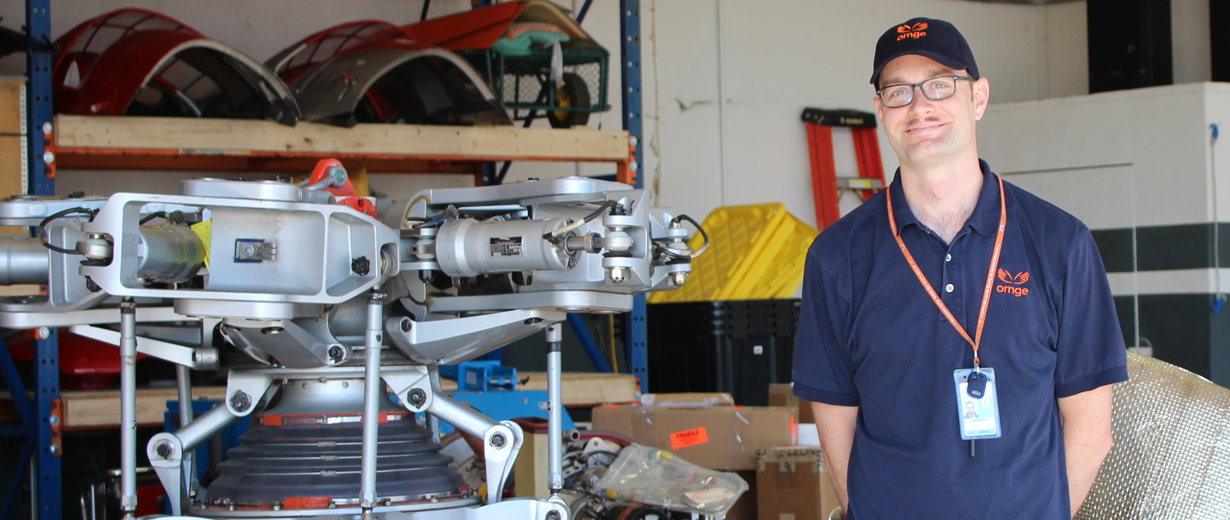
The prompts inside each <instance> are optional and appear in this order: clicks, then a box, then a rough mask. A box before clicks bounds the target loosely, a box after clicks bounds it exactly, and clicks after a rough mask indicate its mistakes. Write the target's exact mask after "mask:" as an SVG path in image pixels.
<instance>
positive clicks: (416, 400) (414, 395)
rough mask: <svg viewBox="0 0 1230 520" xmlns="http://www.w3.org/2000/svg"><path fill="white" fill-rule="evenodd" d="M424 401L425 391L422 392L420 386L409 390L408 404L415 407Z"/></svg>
mask: <svg viewBox="0 0 1230 520" xmlns="http://www.w3.org/2000/svg"><path fill="white" fill-rule="evenodd" d="M426 402H427V392H424V391H423V389H422V388H415V389H414V390H411V391H410V404H411V405H413V406H414V407H416V408H417V407H420V406H423V403H426Z"/></svg>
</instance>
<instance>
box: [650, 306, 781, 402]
mask: <svg viewBox="0 0 1230 520" xmlns="http://www.w3.org/2000/svg"><path fill="white" fill-rule="evenodd" d="M647 321H648V326H649V381H648V386H649V388H648V391H649V392H655V393H664V392H728V393H730V394H731V395H732V396H733V397H734V398H735V403H736V404H740V405H745V406H765V405H767V404H768V403H769V384H771V383H789V382H790V379H791V370H792V368H793V366H794V335H795V330H796V329H797V328H798V323H799V300H742V301H719V302H686V303H657V304H650V305H648V306H647Z"/></svg>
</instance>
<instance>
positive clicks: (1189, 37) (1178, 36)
mask: <svg viewBox="0 0 1230 520" xmlns="http://www.w3.org/2000/svg"><path fill="white" fill-rule="evenodd" d="M1209 1H1210V0H1170V35H1171V36H1170V40H1171V45H1172V47H1171V50H1172V53H1173V54H1172V55H1173V60H1174V82H1175V83H1176V84H1178V83H1194V82H1198V81H1210V80H1212V79H1213V55H1212V45H1211V43H1210V42H1209V37H1210V36H1209ZM1213 1H1222V2H1224V1H1225V0H1213Z"/></svg>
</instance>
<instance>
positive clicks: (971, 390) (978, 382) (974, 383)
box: [965, 372, 987, 399]
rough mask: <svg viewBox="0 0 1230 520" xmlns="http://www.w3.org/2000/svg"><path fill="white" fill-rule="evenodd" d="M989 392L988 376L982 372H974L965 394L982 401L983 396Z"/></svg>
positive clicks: (971, 374) (970, 376)
mask: <svg viewBox="0 0 1230 520" xmlns="http://www.w3.org/2000/svg"><path fill="white" fill-rule="evenodd" d="M986 391H987V375H986V374H983V373H982V372H973V373H970V375H969V380H968V385H967V386H966V387H965V393H967V394H969V395H970V397H973V398H974V399H982V396H983V394H984V393H986Z"/></svg>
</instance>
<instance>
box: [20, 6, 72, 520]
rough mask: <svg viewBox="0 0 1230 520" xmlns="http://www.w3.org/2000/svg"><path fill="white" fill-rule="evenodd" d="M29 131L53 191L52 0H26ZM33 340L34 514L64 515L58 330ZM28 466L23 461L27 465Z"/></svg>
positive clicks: (48, 191)
mask: <svg viewBox="0 0 1230 520" xmlns="http://www.w3.org/2000/svg"><path fill="white" fill-rule="evenodd" d="M26 30H27V31H28V36H27V52H26V75H27V77H28V81H29V83H28V86H27V89H26V92H27V95H26V104H27V106H26V114H27V115H28V119H27V120H26V135H27V139H28V141H27V142H28V143H29V150H28V153H27V158H28V161H29V163H28V164H27V171H28V172H29V173H28V175H29V178H28V179H27V180H28V183H27V186H28V187H29V193H30V194H31V195H44V196H52V195H55V180H54V179H52V178H49V177H48V176H47V174H48V170H49V168H48V165H49V164H52V163H54V162H55V157H54V156H53V155H51V154H49V153H48V154H46V155H44V151H45V145H46V139H47V138H48V137H50V135H51V130H52V127H51V125H52V120H53V117H52V116H53V113H52V104H51V55H52V44H51V0H26ZM42 336H43V337H44V339H40V340H38V341H37V343H36V345H35V366H36V369H35V377H36V381H35V388H36V391H35V403H34V408H35V413H36V414H37V430H38V431H37V437H36V439H33V440H34V441H35V442H33V443H30V442H27V446H33V448H34V463H35V465H34V475H35V478H34V497H33V507H34V509H35V511H34V516H35V517H36V518H38V519H39V520H60V517H61V516H62V514H63V511H62V509H61V504H62V497H61V482H60V440H59V439H58V438H57V437H56V436H57V435H58V432H59V419H60V410H58V409H57V407H58V406H59V402H60V362H59V361H60V359H59V357H60V356H59V347H58V345H59V342H58V341H57V338H58V334H57V332H56V331H55V330H54V329H52V330H50V331H47V332H46V334H45V335H42ZM23 465H24V464H23Z"/></svg>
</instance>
